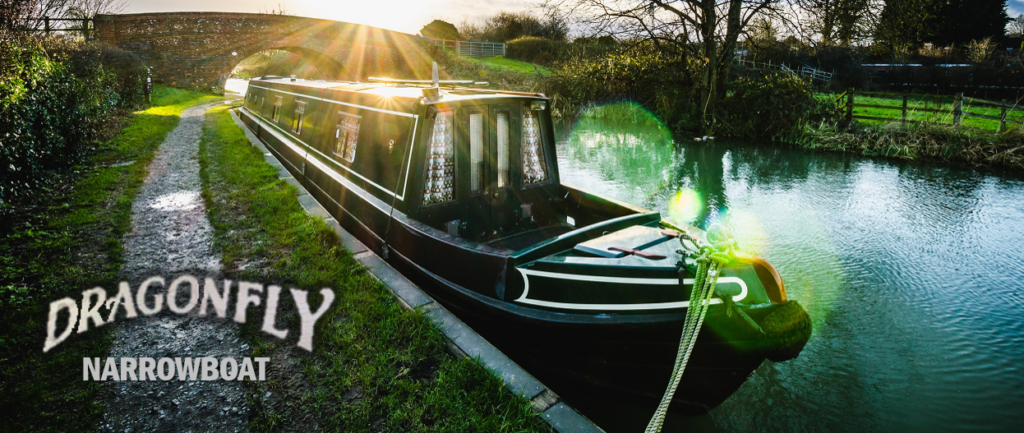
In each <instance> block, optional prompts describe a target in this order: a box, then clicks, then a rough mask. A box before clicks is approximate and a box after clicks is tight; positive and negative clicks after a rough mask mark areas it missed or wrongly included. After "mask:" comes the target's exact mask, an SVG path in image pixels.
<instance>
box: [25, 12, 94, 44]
mask: <svg viewBox="0 0 1024 433" xmlns="http://www.w3.org/2000/svg"><path fill="white" fill-rule="evenodd" d="M22 22H23V26H21V27H15V28H14V29H13V30H16V31H24V32H45V33H53V32H72V33H75V32H77V33H81V34H82V37H83V38H85V40H87V41H91V40H94V39H96V32H95V30H94V29H95V26H94V24H93V20H92V18H50V17H42V18H25V19H23V20H22ZM76 23H77V26H76Z"/></svg>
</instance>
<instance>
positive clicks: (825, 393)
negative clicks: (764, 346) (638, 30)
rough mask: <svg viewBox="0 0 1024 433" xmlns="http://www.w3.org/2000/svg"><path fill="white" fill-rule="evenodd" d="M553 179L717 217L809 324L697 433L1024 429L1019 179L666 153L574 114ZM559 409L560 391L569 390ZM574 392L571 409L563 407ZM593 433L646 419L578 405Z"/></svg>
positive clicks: (660, 139) (833, 157)
mask: <svg viewBox="0 0 1024 433" xmlns="http://www.w3.org/2000/svg"><path fill="white" fill-rule="evenodd" d="M560 135H561V137H562V138H561V139H560V142H559V145H558V152H559V159H560V160H559V167H560V169H561V176H562V180H563V182H566V183H570V184H573V185H577V186H580V187H583V188H587V189H591V190H595V191H600V192H602V193H604V194H608V195H610V196H612V197H615V198H617V199H620V200H623V201H627V202H630V203H634V204H638V205H641V206H644V207H647V208H650V209H656V210H659V211H661V212H662V214H663V215H664V216H666V217H667V218H669V219H672V220H676V221H678V222H685V223H690V224H694V225H698V226H706V225H707V224H708V223H709V222H711V221H716V220H722V221H726V222H728V223H730V224H731V225H732V226H733V228H734V232H735V234H736V237H737V239H738V240H739V242H740V243H741V246H742V247H744V249H746V250H748V251H752V252H755V253H757V254H758V255H761V256H763V257H765V258H766V259H768V260H769V261H771V262H772V263H773V264H774V265H775V266H776V267H777V268H778V269H779V272H780V274H781V275H782V277H783V279H784V280H785V282H786V287H787V290H788V292H789V295H790V298H791V299H796V300H798V301H799V302H801V303H802V304H803V305H805V306H806V307H807V309H808V311H809V312H810V314H811V315H812V317H813V318H814V321H815V330H814V335H813V336H812V338H811V341H810V342H809V343H808V345H807V347H806V348H805V349H804V352H803V353H802V354H801V355H800V357H799V358H797V359H795V360H792V361H789V362H785V363H779V364H774V363H771V362H770V361H766V362H765V363H764V364H763V365H762V366H761V368H760V369H758V370H757V371H756V372H755V373H754V375H753V376H752V377H751V378H750V379H749V380H748V382H747V383H746V384H745V385H744V386H743V387H741V388H740V390H739V391H738V392H737V393H736V394H735V395H734V396H733V397H732V398H730V399H729V400H728V401H726V403H725V404H723V405H722V406H721V407H719V408H717V409H715V410H714V411H712V413H711V414H709V415H708V416H707V417H704V418H700V419H689V420H675V422H674V425H675V426H677V428H678V429H680V430H682V429H691V431H692V429H694V428H696V429H698V430H714V429H719V430H726V431H749V430H768V431H777V430H794V429H799V430H830V431H831V430H850V431H861V430H878V429H885V430H896V429H901V428H910V429H913V430H927V429H942V430H946V429H966V428H988V429H1008V428H1010V427H1011V426H1018V425H1021V424H1022V423H1024V414H1022V413H1021V411H1019V409H1018V408H1019V407H1021V406H1022V405H1024V320H1022V319H1024V265H1021V264H1020V263H1021V259H1024V230H1022V229H1024V182H1022V181H1021V180H1020V179H1017V178H1011V177H1005V176H1002V177H1001V176H994V175H990V174H981V173H977V172H974V171H971V170H963V169H954V168H947V167H940V166H934V165H928V164H911V163H895V162H886V161H881V160H871V159H864V158H861V157H857V156H854V155H843V154H823V153H813V152H806V151H800V150H796V149H785V148H778V147H770V146H763V147H759V146H754V145H749V144H743V143H714V144H712V145H708V144H705V143H694V142H691V141H684V140H682V139H680V140H679V142H674V141H673V140H672V138H671V136H670V135H669V134H668V133H667V131H666V130H665V129H664V128H662V127H660V126H658V125H653V126H643V125H635V124H631V123H627V124H610V123H608V122H602V121H599V120H593V119H584V120H582V121H580V122H578V123H577V124H575V125H574V126H573V127H572V128H565V129H563V130H562V132H561V134H560ZM566 398H567V400H569V402H570V403H574V402H573V400H572V398H573V397H572V396H567V397H566ZM576 398H580V397H576ZM581 403H582V404H579V406H581V407H582V408H583V410H584V411H586V410H587V409H588V408H598V409H597V410H596V411H595V410H591V412H589V413H587V415H588V416H591V417H592V418H594V419H595V420H596V421H597V422H598V423H599V424H601V425H602V426H604V427H605V428H606V429H607V430H609V431H618V430H622V429H629V430H633V429H634V428H635V426H637V425H641V427H640V428H641V429H642V424H644V420H643V419H642V418H643V417H645V416H647V415H645V414H646V412H645V408H637V407H628V406H623V405H622V404H621V402H619V403H615V404H609V403H607V402H605V403H601V402H594V401H581Z"/></svg>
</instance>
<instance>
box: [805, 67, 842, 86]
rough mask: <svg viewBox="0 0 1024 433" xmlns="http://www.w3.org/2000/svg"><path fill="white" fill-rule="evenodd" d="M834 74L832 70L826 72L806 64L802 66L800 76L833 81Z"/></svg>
mask: <svg viewBox="0 0 1024 433" xmlns="http://www.w3.org/2000/svg"><path fill="white" fill-rule="evenodd" d="M832 75H834V74H833V73H831V72H825V71H822V70H821V69H814V68H812V67H810V66H804V67H802V68H800V76H801V77H805V78H810V79H812V80H818V81H824V82H826V83H828V82H831V81H832Z"/></svg>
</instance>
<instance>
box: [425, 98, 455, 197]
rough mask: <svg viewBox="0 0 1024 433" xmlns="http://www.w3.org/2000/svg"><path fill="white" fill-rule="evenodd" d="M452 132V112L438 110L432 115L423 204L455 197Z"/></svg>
mask: <svg viewBox="0 0 1024 433" xmlns="http://www.w3.org/2000/svg"><path fill="white" fill-rule="evenodd" d="M453 136H454V134H452V112H451V111H439V112H438V113H437V116H436V117H434V130H433V132H432V133H431V134H430V150H429V151H428V153H427V179H426V181H425V182H424V187H423V204H434V203H444V202H448V201H452V200H454V199H455V194H454V191H455V145H454V139H453Z"/></svg>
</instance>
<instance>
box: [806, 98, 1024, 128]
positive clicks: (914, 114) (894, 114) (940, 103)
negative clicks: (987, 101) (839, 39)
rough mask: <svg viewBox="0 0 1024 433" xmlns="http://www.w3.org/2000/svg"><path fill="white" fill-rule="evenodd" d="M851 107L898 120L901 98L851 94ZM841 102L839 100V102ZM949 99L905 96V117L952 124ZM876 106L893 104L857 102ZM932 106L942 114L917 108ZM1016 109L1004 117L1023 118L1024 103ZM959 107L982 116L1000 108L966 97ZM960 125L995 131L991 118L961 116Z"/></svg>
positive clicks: (873, 122) (876, 122)
mask: <svg viewBox="0 0 1024 433" xmlns="http://www.w3.org/2000/svg"><path fill="white" fill-rule="evenodd" d="M819 96H821V97H831V98H833V99H834V98H836V97H837V96H838V95H834V94H833V95H825V94H821V95H819ZM854 98H855V99H854V110H853V114H854V115H855V116H870V117H883V118H889V119H893V120H894V121H898V120H899V119H900V116H901V112H902V109H903V98H901V97H887V96H868V95H856V96H855V97H854ZM844 102H845V98H844V101H840V102H839V103H840V104H843V103H844ZM953 102H954V101H953V98H941V99H939V98H934V97H924V95H908V98H907V119H908V120H916V121H922V122H929V123H937V124H947V125H951V124H952V123H953V114H952V112H953ZM861 104H864V105H880V106H887V107H893V109H886V108H875V107H861V106H860V105H861ZM922 108H924V109H933V110H943V111H944V112H943V113H933V112H927V111H921V110H920V109H922ZM1017 108H1018V110H1008V111H1007V116H1006V118H1007V119H1009V120H1016V121H1024V106H1021V107H1017ZM963 110H964V112H965V113H975V114H983V115H986V116H995V117H999V115H1000V112H1001V110H1000V109H999V108H995V107H989V106H983V105H979V104H975V103H973V102H972V101H971V100H970V99H966V98H965V99H964V104H963ZM857 122H860V123H863V124H865V125H873V126H880V125H884V124H886V123H890V122H887V121H882V120H871V119H857ZM961 125H963V126H966V127H969V128H977V129H981V130H986V131H992V132H995V131H997V130H998V128H999V121H997V120H991V119H982V118H980V117H972V116H968V115H964V116H963V117H962V118H961ZM1006 127H1007V129H1015V128H1018V127H1019V126H1018V125H1014V124H1011V123H1008V124H1007V125H1006Z"/></svg>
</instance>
